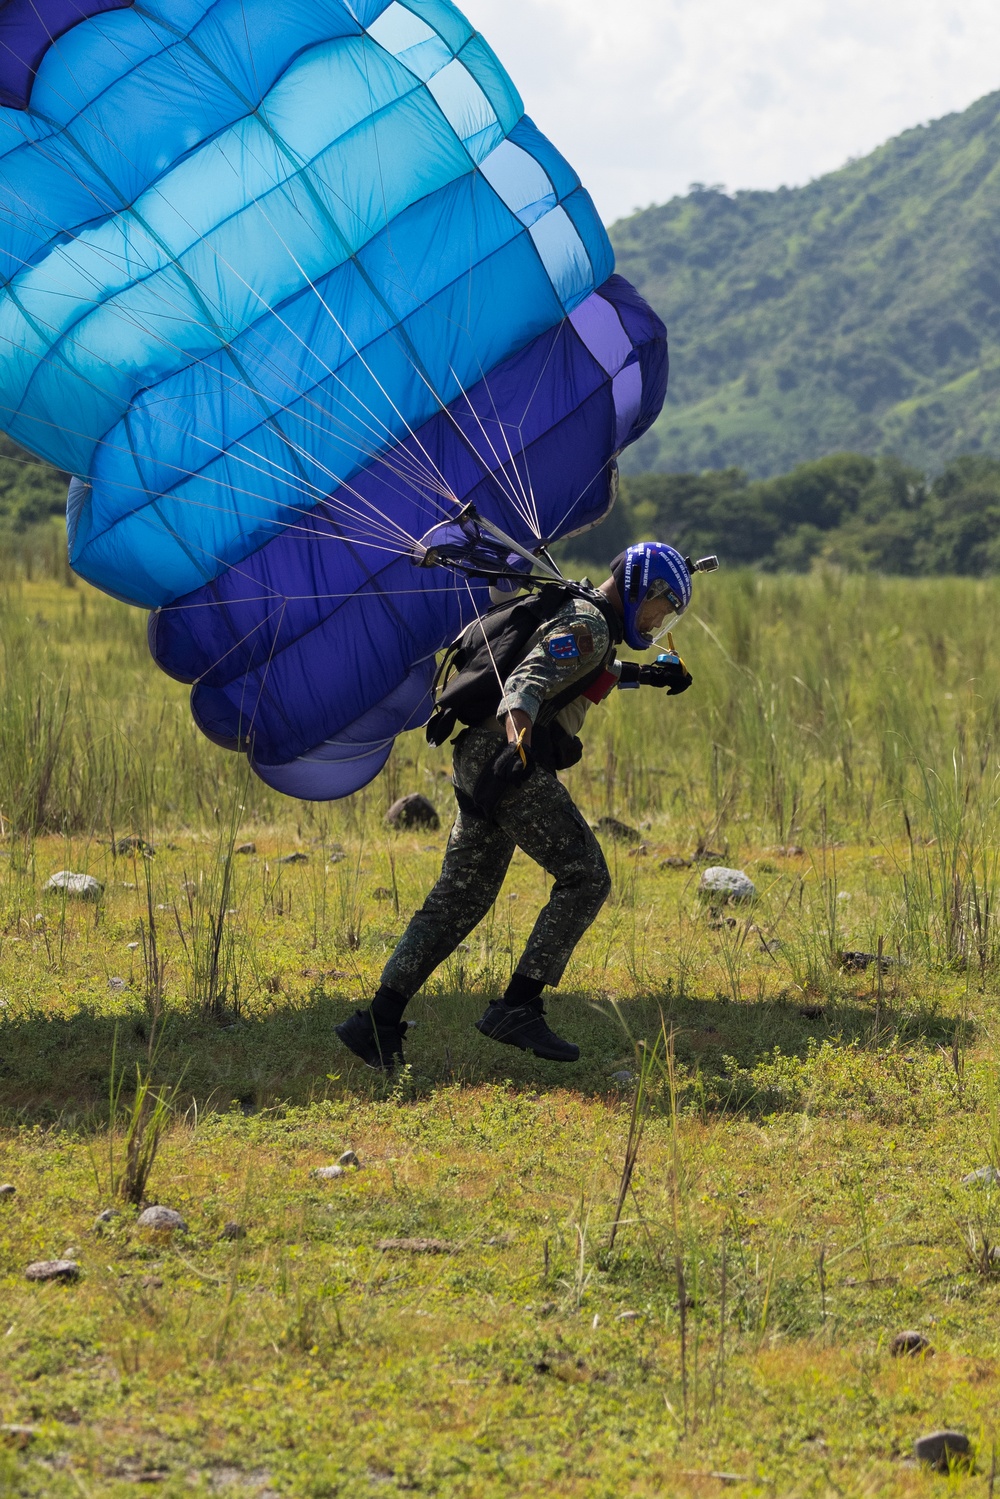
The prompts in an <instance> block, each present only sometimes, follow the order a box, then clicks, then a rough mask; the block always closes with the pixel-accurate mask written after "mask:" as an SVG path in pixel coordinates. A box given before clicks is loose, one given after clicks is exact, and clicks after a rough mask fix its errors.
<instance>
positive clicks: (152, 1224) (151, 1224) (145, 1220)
mask: <svg viewBox="0 0 1000 1499" xmlns="http://www.w3.org/2000/svg"><path fill="white" fill-rule="evenodd" d="M135 1226H136V1228H155V1229H157V1230H158V1232H160V1233H168V1234H169V1233H173V1231H174V1229H180V1231H181V1233H182V1234H186V1233H187V1224H186V1223H185V1222H184V1219H183V1218H182V1217H181V1215H180V1213H178V1212H177V1211H176V1210H175V1209H174V1208H165V1207H163V1205H162V1204H161V1203H154V1204H153V1206H152V1207H149V1208H146V1210H145V1211H144V1212H142V1213H140V1214H139V1216H138V1218H137V1219H136V1224H135Z"/></svg>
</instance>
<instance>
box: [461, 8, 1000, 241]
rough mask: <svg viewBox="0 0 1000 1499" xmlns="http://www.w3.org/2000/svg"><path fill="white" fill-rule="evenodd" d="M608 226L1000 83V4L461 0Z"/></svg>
mask: <svg viewBox="0 0 1000 1499" xmlns="http://www.w3.org/2000/svg"><path fill="white" fill-rule="evenodd" d="M460 5H461V8H462V9H463V10H464V11H465V13H466V15H467V16H468V17H469V19H470V21H472V23H473V24H474V25H475V26H476V27H477V29H478V30H480V31H481V32H482V33H483V35H484V36H485V37H486V39H487V41H488V42H489V43H490V45H491V46H492V47H493V49H494V51H495V52H497V53H498V54H499V56H500V58H501V60H502V61H503V63H504V65H505V66H506V67H507V70H508V71H509V72H510V74H511V76H512V77H513V79H514V82H515V83H516V84H517V86H518V88H519V90H520V92H521V95H522V97H523V99H524V104H525V109H526V110H527V112H528V114H529V115H531V116H532V117H533V118H534V120H535V122H536V124H538V125H539V127H540V128H541V129H542V130H544V132H545V134H546V135H548V136H550V137H551V139H552V140H553V141H554V142H555V144H556V145H557V146H558V147H559V148H560V150H561V151H562V152H563V154H564V155H565V156H566V157H568V158H569V160H570V162H571V163H572V164H573V166H574V167H575V168H576V170H577V171H578V172H579V174H580V176H581V177H582V178H583V181H584V183H585V185H586V186H587V187H588V188H589V189H590V192H591V194H592V195H593V197H594V198H595V200H596V202H597V206H598V208H599V210H600V212H601V214H602V216H603V218H604V219H605V221H606V222H607V223H611V222H612V221H613V220H614V219H616V218H620V217H623V216H624V215H626V214H629V213H631V212H632V211H633V210H634V209H635V208H645V207H647V206H648V205H649V204H650V203H663V202H666V200H667V199H668V198H671V197H673V196H674V195H675V194H677V193H683V192H686V191H687V189H688V187H689V186H690V185H691V184H692V183H694V182H701V183H705V184H707V185H719V186H723V187H725V188H726V189H727V190H729V191H732V190H734V189H737V188H746V187H756V188H775V187H780V186H782V185H786V186H789V187H795V186H799V185H801V184H802V183H804V182H808V181H810V180H811V179H812V178H814V177H818V176H821V175H822V174H823V173H824V172H828V171H833V170H834V169H835V168H837V167H839V166H842V165H843V164H844V163H845V162H846V161H847V160H849V159H850V158H851V157H855V156H864V155H866V154H867V153H868V152H869V151H871V150H873V149H874V148H875V147H876V146H878V145H881V143H882V142H883V141H886V140H888V139H889V138H890V137H891V136H893V135H898V134H899V133H900V131H902V130H906V129H908V128H909V127H910V126H913V125H918V124H922V123H924V122H926V121H928V120H933V119H938V118H939V117H940V116H941V115H944V114H948V113H950V112H951V111H953V110H958V109H964V108H965V107H966V106H967V105H969V104H971V103H972V102H973V100H974V99H978V98H981V97H982V95H983V94H986V93H989V92H991V90H993V89H996V88H1000V0H460Z"/></svg>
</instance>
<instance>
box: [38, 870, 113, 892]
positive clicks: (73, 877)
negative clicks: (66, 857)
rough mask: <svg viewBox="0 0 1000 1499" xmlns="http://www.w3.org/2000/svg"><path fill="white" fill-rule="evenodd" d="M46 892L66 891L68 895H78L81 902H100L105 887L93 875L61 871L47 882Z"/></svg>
mask: <svg viewBox="0 0 1000 1499" xmlns="http://www.w3.org/2000/svg"><path fill="white" fill-rule="evenodd" d="M45 888H46V890H64V891H65V892H66V894H67V895H78V896H79V897H80V899H81V900H100V898H101V891H102V890H103V889H104V886H103V885H102V884H101V882H100V880H95V879H94V876H93V875H92V874H72V873H71V872H70V871H69V870H68V869H60V870H59V873H58V874H54V875H52V877H51V878H50V879H48V880H46V882H45Z"/></svg>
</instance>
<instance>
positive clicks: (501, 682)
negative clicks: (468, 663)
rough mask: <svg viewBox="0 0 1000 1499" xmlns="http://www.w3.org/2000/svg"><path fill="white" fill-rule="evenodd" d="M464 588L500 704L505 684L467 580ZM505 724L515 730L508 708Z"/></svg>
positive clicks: (471, 588) (515, 726)
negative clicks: (476, 622) (497, 690)
mask: <svg viewBox="0 0 1000 1499" xmlns="http://www.w3.org/2000/svg"><path fill="white" fill-rule="evenodd" d="M465 586H466V588H467V589H468V592H469V599H470V602H471V604H472V608H473V610H474V612H475V616H476V619H477V620H478V621H479V628H480V629H481V630H482V633H483V642H484V644H485V646H486V650H487V653H488V655H489V658H490V665H491V666H492V668H493V675H494V676H495V677H496V679H497V685H498V686H499V688H500V702H501V703H502V702H503V701H504V697H505V690H504V689H505V683H504V680H503V678H502V677H501V675H500V668H499V667H498V666H497V661H496V657H495V656H494V654H493V647H492V646H491V645H490V641H489V636H488V635H487V633H486V626H485V623H484V621H483V616H482V615H481V614H480V612H479V605H478V604H477V603H476V595H475V591H474V590H473V587H472V584H471V583H470V582H469V581H468V579H466V582H465ZM497 707H498V708H499V704H498V705H497ZM507 722H508V724H509V726H510V728H511V729H515V730H516V728H517V725H516V724H515V722H514V714H513V711H512V710H511V709H510V708H508V709H507ZM515 737H516V734H515Z"/></svg>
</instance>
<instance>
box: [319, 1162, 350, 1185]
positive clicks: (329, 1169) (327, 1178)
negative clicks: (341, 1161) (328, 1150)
mask: <svg viewBox="0 0 1000 1499" xmlns="http://www.w3.org/2000/svg"><path fill="white" fill-rule="evenodd" d="M346 1175H347V1172H346V1171H345V1170H344V1168H343V1166H317V1167H316V1170H315V1171H314V1172H313V1176H315V1177H316V1179H317V1180H318V1181H321V1182H332V1181H336V1180H337V1178H338V1177H340V1176H346Z"/></svg>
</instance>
